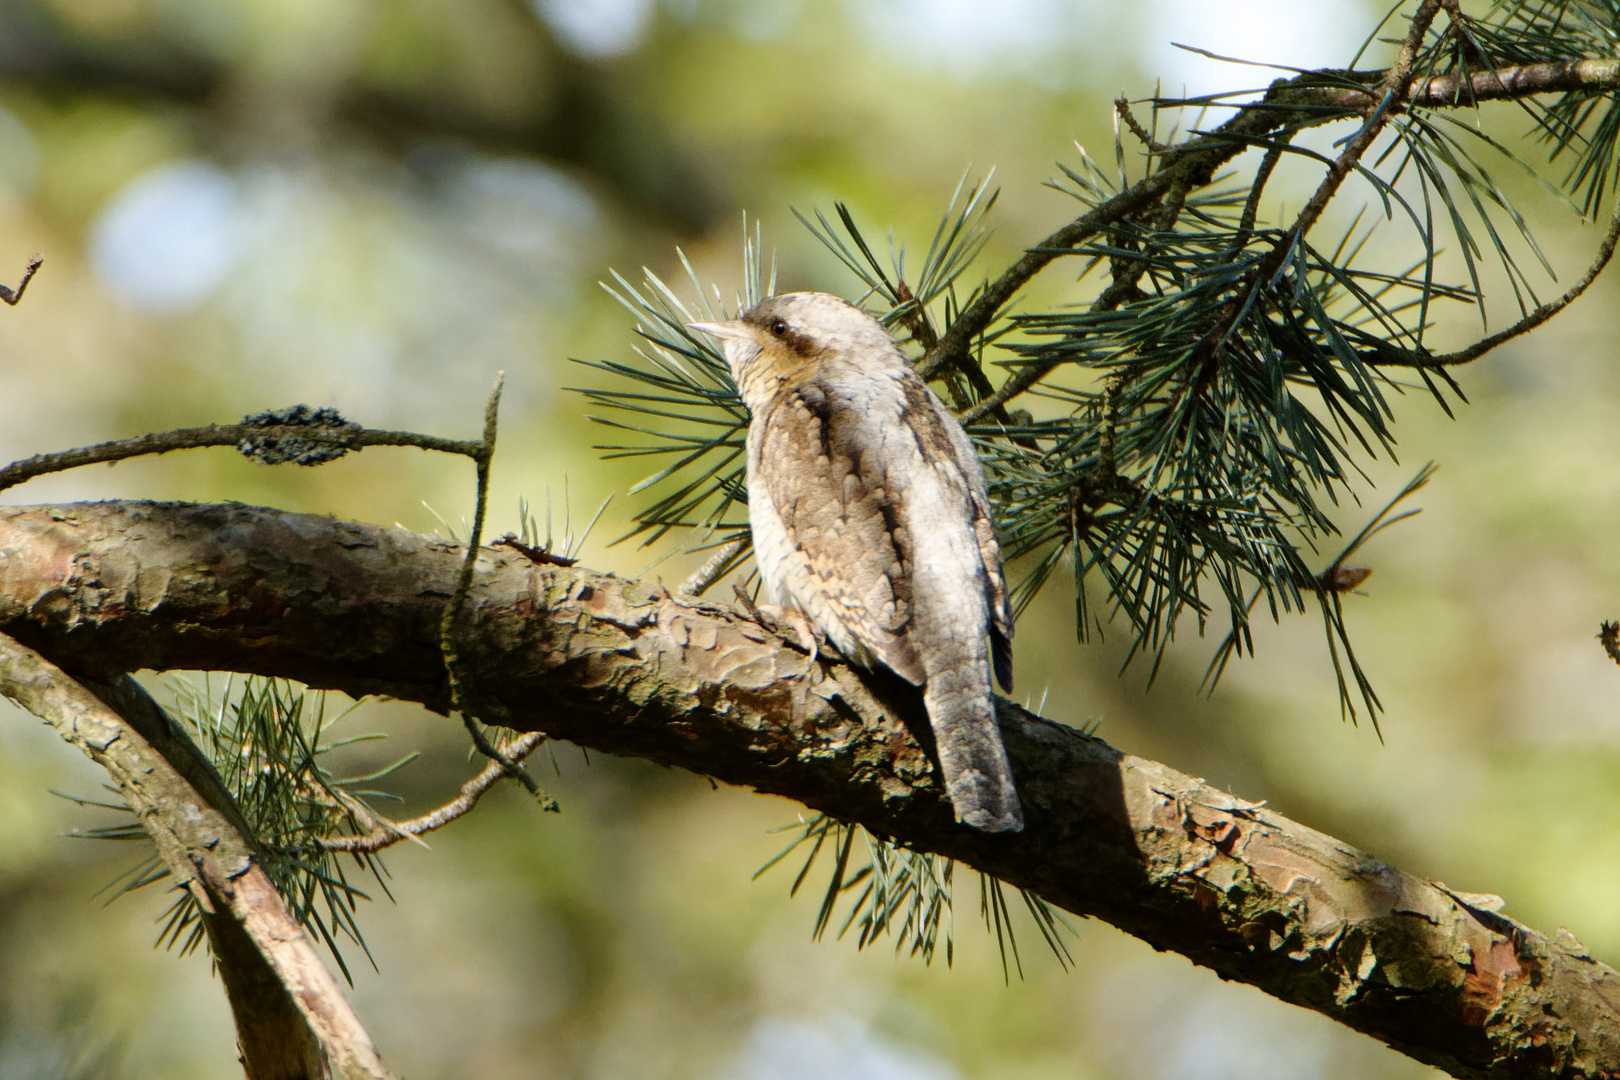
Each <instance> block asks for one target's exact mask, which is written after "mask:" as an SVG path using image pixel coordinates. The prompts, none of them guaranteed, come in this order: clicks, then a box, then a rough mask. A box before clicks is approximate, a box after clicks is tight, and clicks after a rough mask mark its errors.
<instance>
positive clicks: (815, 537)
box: [760, 382, 924, 685]
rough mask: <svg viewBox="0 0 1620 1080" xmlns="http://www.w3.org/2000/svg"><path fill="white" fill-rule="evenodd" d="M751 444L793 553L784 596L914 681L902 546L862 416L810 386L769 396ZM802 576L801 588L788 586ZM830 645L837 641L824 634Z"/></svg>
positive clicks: (890, 495)
mask: <svg viewBox="0 0 1620 1080" xmlns="http://www.w3.org/2000/svg"><path fill="white" fill-rule="evenodd" d="M775 410H781V411H780V412H776V415H773V416H772V417H771V418H770V421H769V423H768V424H767V425H766V428H765V438H764V441H763V445H762V446H761V448H760V449H761V457H762V463H763V468H762V470H761V472H762V475H763V478H764V480H765V488H766V490H765V492H763V494H764V495H766V496H767V497H768V498H769V499H770V500H771V503H772V505H773V506H774V507H775V509H776V512H777V514H778V515H779V516H780V518H781V521H782V525H783V526H784V528H785V529H786V531H787V535H788V537H789V538H790V540H791V543H792V545H793V547H794V551H793V553H792V555H791V556H790V557H789V558H790V561H791V562H792V563H793V564H794V565H791V566H789V567H788V568H787V578H788V581H789V585H790V588H791V591H792V592H793V593H794V594H796V598H797V599H798V600H799V602H800V604H801V606H804V607H806V608H807V611H806V614H808V615H809V616H810V617H811V619H813V620H815V621H817V622H819V623H821V624H822V626H823V628H824V629H826V628H827V627H828V624H829V623H836V624H839V625H841V626H842V627H843V629H844V630H846V631H847V632H848V634H849V636H851V637H853V638H854V640H855V641H857V642H858V643H859V644H861V645H862V646H864V647H865V648H866V649H868V650H869V651H870V652H871V653H872V654H873V655H874V656H875V657H876V658H877V659H878V660H880V661H882V662H883V663H884V664H885V665H887V666H888V667H889V668H891V669H892V670H894V671H895V672H896V673H897V674H899V675H900V676H901V677H902V678H905V679H906V680H908V681H909V682H912V683H914V684H917V685H921V684H922V682H923V680H924V672H923V666H922V662H921V659H920V658H919V657H918V655H917V651H916V648H915V647H914V645H913V644H912V643H911V642H910V641H909V640H908V639H907V637H906V633H905V630H906V626H907V624H908V623H909V622H910V621H911V615H912V611H911V587H910V579H911V575H910V572H909V569H910V568H909V566H908V557H909V549H910V538H909V537H908V536H907V535H906V532H905V529H904V528H903V527H902V526H901V524H900V517H899V514H898V511H897V508H896V505H895V499H894V490H895V489H894V488H893V486H891V484H890V483H889V482H888V479H887V475H886V469H885V465H886V462H885V460H884V458H885V455H884V453H883V446H882V445H881V440H880V439H879V440H874V439H873V438H872V423H873V420H872V417H870V416H868V415H865V414H864V412H863V411H862V410H857V409H854V408H852V407H850V406H849V405H848V404H845V403H841V402H840V401H839V400H838V399H837V398H836V396H835V395H834V394H833V393H831V392H830V391H829V390H828V389H827V388H826V387H825V386H823V385H822V384H820V383H818V382H807V383H805V384H803V385H802V386H799V387H797V388H795V389H793V390H791V391H788V392H786V393H785V394H784V395H783V396H782V397H781V398H779V399H778V400H777V402H776V404H775V406H774V410H773V411H775ZM799 575H804V576H805V577H806V578H807V580H805V581H804V583H803V586H802V587H799V586H795V585H794V584H793V579H794V578H795V577H798V576H799ZM829 636H831V637H833V638H834V640H835V641H836V640H837V637H838V634H837V633H836V632H834V631H829Z"/></svg>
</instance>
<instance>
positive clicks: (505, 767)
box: [439, 371, 551, 804]
mask: <svg viewBox="0 0 1620 1080" xmlns="http://www.w3.org/2000/svg"><path fill="white" fill-rule="evenodd" d="M505 383H506V373H505V372H504V371H503V372H499V373H497V374H496V376H495V387H494V389H492V390H491V391H490V394H489V404H488V405H486V406H484V437H483V439H482V440H481V441H480V442H479V443H478V444H477V451H476V452H475V453H474V454H473V455H472V458H473V460H474V461H475V462H477V464H478V501H477V504H476V505H475V507H474V509H473V523H472V532H471V533H470V535H468V537H467V555H466V557H465V558H464V559H462V560H461V573H460V574H459V575H458V576H457V579H456V591H455V592H454V593H452V594H451V596H450V599H449V601H448V602H447V603H446V604H445V605H444V615H443V617H442V618H441V619H440V621H439V651H440V652H441V653H442V654H443V656H444V670H445V674H446V676H447V677H448V681H449V683H450V707H451V708H452V709H453V710H455V712H456V713H457V715H459V716H460V717H461V722H462V724H463V725H464V726H465V727H466V729H467V734H468V735H469V736H471V738H472V743H473V746H474V747H475V748H476V749H477V750H478V752H479V753H480V754H482V755H483V756H484V757H486V758H488V759H489V760H490V761H493V762H495V763H497V764H498V765H499V766H500V767H501V770H502V771H503V772H504V773H505V774H506V775H507V776H510V777H512V778H513V779H515V780H517V781H518V782H519V783H521V784H522V785H523V786H524V787H525V788H527V789H528V792H529V794H530V795H533V796H534V797H535V798H536V799H538V800H540V802H541V803H542V804H545V803H547V802H550V801H551V798H550V796H548V795H547V794H546V793H545V792H544V791H543V790H542V789H541V787H540V785H539V783H538V782H536V781H535V779H534V777H533V776H530V775H529V771H528V770H527V769H525V768H524V767H523V766H522V765H519V764H518V763H517V762H516V761H513V760H512V759H511V758H510V757H508V756H507V755H506V754H505V753H504V752H503V751H502V750H501V748H500V747H498V746H496V745H495V744H494V743H492V742H490V741H489V737H488V736H487V735H485V734H484V731H483V729H482V728H481V727H479V724H478V719H477V717H475V716H473V714H472V713H471V712H469V711H468V708H467V698H466V682H465V680H464V679H463V678H462V666H461V651H460V646H459V645H458V644H457V641H456V620H457V619H458V618H459V617H460V615H461V609H462V608H463V606H465V604H466V603H467V596H468V594H469V593H470V592H471V591H472V582H473V569H474V566H475V564H476V563H477V562H478V547H479V540H480V539H482V537H483V535H484V518H485V515H486V514H487V512H488V510H489V468H490V463H491V462H492V461H493V460H494V458H495V432H496V427H497V419H498V418H499V416H500V409H501V388H502V387H503V386H504V385H505Z"/></svg>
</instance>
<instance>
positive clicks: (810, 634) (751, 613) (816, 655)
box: [732, 585, 828, 664]
mask: <svg viewBox="0 0 1620 1080" xmlns="http://www.w3.org/2000/svg"><path fill="white" fill-rule="evenodd" d="M732 589H733V591H735V592H736V594H737V601H738V603H740V604H742V606H743V610H744V611H746V612H747V613H748V617H749V618H751V619H753V620H754V621H755V622H757V623H759V625H761V626H763V627H764V628H765V629H767V630H769V631H770V632H771V633H773V634H776V635H777V636H779V637H783V638H786V637H787V634H785V633H784V632H783V631H784V630H785V629H791V630H792V631H793V632H794V634H795V635H797V637H798V639H799V647H800V648H802V649H803V650H804V651H805V652H807V653H809V654H810V663H812V664H814V663H815V662H816V661H817V660H818V659H820V658H821V653H822V650H823V649H825V648H827V646H828V642H827V639H826V637H825V636H824V635H822V634H820V633H818V632H817V631H816V627H815V624H814V623H812V622H811V621H810V617H809V616H808V615H806V614H805V613H804V612H803V611H801V610H800V609H799V608H798V607H796V606H794V605H792V604H788V605H778V604H756V603H754V601H753V600H752V599H751V598H750V597H749V595H748V594H747V593H746V592H744V591H743V589H742V587H741V586H740V585H733V586H732Z"/></svg>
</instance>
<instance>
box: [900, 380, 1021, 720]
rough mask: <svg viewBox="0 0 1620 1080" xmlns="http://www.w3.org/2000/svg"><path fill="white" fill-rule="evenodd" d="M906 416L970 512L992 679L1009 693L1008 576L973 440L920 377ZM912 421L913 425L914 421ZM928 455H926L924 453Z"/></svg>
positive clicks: (911, 388) (912, 386) (910, 388)
mask: <svg viewBox="0 0 1620 1080" xmlns="http://www.w3.org/2000/svg"><path fill="white" fill-rule="evenodd" d="M906 395H907V414H908V415H909V416H913V417H925V416H926V417H927V418H928V420H926V421H923V422H924V423H926V424H927V426H928V427H929V428H930V429H932V430H931V432H930V435H931V437H929V436H928V435H925V436H924V437H923V438H922V439H920V440H919V442H920V445H921V446H922V447H923V448H924V452H925V453H926V454H928V456H929V457H930V459H931V463H932V464H933V465H934V467H935V468H936V469H942V470H946V475H948V476H950V477H951V478H952V479H953V480H954V481H955V482H956V483H957V484H958V485H959V486H960V489H961V490H962V492H963V493H964V494H965V495H966V496H967V499H968V503H969V505H970V506H971V507H972V508H973V534H974V538H975V539H976V540H977V541H978V545H979V559H980V561H981V562H982V563H983V565H984V583H985V603H986V605H987V606H988V608H989V611H990V658H991V663H992V665H993V666H994V668H995V672H996V681H997V682H999V683H1000V684H1001V687H1002V689H1003V690H1006V691H1007V692H1008V693H1012V636H1013V622H1012V612H1011V611H1010V610H1009V608H1008V603H1007V578H1006V575H1005V573H1004V572H1003V571H1002V567H1001V559H1002V556H1001V543H1000V541H998V540H997V539H996V526H995V521H994V519H993V518H992V517H991V515H990V496H989V494H988V492H987V491H986V490H985V484H984V469H983V467H982V466H981V465H980V464H979V455H978V453H977V451H975V450H974V449H973V442H972V440H970V439H969V438H968V437H967V432H965V431H963V430H962V425H961V424H959V423H957V422H956V418H955V417H953V416H951V414H950V413H949V412H947V411H946V409H945V405H944V403H943V402H941V401H940V400H939V398H937V397H935V396H934V393H933V391H931V390H929V389H928V387H927V386H926V385H924V384H923V382H922V380H921V379H917V380H907V387H906ZM914 422H915V421H914ZM930 450H931V451H932V452H931V453H930V452H929V451H930Z"/></svg>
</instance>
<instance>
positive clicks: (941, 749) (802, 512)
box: [690, 292, 1024, 832]
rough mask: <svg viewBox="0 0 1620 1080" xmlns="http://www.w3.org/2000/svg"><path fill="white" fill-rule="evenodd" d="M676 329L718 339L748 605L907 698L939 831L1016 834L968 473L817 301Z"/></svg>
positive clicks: (979, 509)
mask: <svg viewBox="0 0 1620 1080" xmlns="http://www.w3.org/2000/svg"><path fill="white" fill-rule="evenodd" d="M690 326H691V328H692V329H694V330H697V331H700V332H703V333H706V334H709V335H711V336H713V337H715V338H717V339H719V340H720V342H721V343H722V347H723V350H724V353H725V358H726V363H727V366H728V367H729V368H730V371H731V376H732V379H733V380H734V381H735V383H736V385H737V389H738V391H739V392H740V393H741V396H742V399H743V403H744V404H745V405H746V406H747V409H748V413H749V422H748V436H747V450H748V455H747V485H748V519H749V527H750V530H751V532H752V534H753V541H754V556H755V559H756V561H757V562H758V565H759V574H760V580H761V585H762V589H761V591H762V593H763V594H764V595H763V597H762V599H764V600H765V601H766V602H767V603H771V604H775V605H778V606H779V607H780V608H781V609H782V610H784V611H786V612H792V611H793V610H794V609H797V611H798V612H802V613H803V615H804V617H806V618H807V619H808V620H809V622H810V623H811V624H812V625H813V626H814V628H815V629H816V630H818V631H819V632H820V633H821V634H822V635H823V636H824V637H825V638H826V640H828V641H830V642H831V643H832V644H834V645H835V646H837V648H838V650H839V651H840V652H842V653H843V654H844V656H846V657H847V658H849V659H850V660H852V661H854V662H855V663H857V664H859V665H861V666H863V667H866V668H877V667H879V666H882V667H886V668H888V669H889V670H891V671H893V672H894V673H895V674H897V675H899V676H900V677H901V678H902V679H905V680H906V681H907V682H909V683H911V684H912V685H913V686H919V687H922V690H923V704H924V707H925V708H926V710H927V713H928V719H929V726H930V727H931V728H932V730H933V733H934V742H935V746H936V749H937V751H938V756H939V764H940V770H941V773H942V775H943V778H944V782H945V791H946V794H947V795H948V797H949V799H950V802H951V806H952V808H953V810H954V811H955V814H956V819H957V820H958V821H960V822H962V823H963V824H965V825H968V826H970V827H972V828H975V829H979V830H982V831H985V832H1008V831H1018V830H1021V829H1022V828H1023V827H1024V816H1023V807H1022V804H1021V803H1020V801H1019V798H1018V792H1017V789H1016V787H1015V786H1014V783H1013V777H1012V769H1011V767H1010V766H1009V764H1008V761H1007V751H1006V747H1005V746H1004V745H1003V743H1002V739H1001V731H1000V728H999V727H998V726H997V723H996V712H995V704H994V700H993V698H992V696H991V686H990V678H991V673H992V670H993V671H994V674H995V676H996V679H997V681H998V682H999V683H1000V684H1001V686H1002V687H1003V689H1005V690H1007V691H1008V692H1010V691H1011V689H1012V633H1013V624H1012V619H1011V618H1010V616H1009V614H1008V609H1007V585H1006V579H1005V575H1004V574H1003V571H1002V557H1001V548H1000V545H999V543H998V542H997V539H996V531H995V526H994V524H993V522H992V520H991V514H990V499H989V496H988V494H987V492H986V490H985V483H984V470H983V468H982V467H981V466H980V464H979V459H978V456H977V455H976V454H975V453H974V451H973V444H972V443H971V442H970V441H969V440H968V437H967V433H966V432H964V431H963V430H962V426H961V425H960V424H959V423H957V421H956V418H955V417H954V416H952V415H951V414H950V412H949V411H948V410H947V409H946V408H945V406H944V404H943V403H942V402H941V401H940V400H939V399H938V398H937V397H935V396H934V393H933V391H931V390H930V389H929V388H928V386H927V384H926V383H925V382H924V381H923V380H922V379H921V378H920V377H919V376H918V375H917V373H916V372H915V371H914V370H912V366H911V363H910V361H909V360H908V359H907V358H906V355H905V353H904V352H902V351H901V349H900V346H899V345H898V344H897V343H896V342H895V340H894V338H893V337H891V336H890V335H889V333H888V331H887V330H885V329H884V328H883V324H882V323H880V322H878V320H877V319H875V318H873V317H872V316H871V315H869V314H867V313H866V312H865V311H862V310H861V309H860V308H858V307H856V306H855V305H854V304H851V303H849V302H848V301H846V300H844V299H842V298H841V297H837V296H833V295H831V294H829V293H820V292H794V293H784V294H780V295H776V296H771V297H767V298H766V299H764V300H761V301H760V302H759V303H757V304H756V305H755V306H753V307H752V308H750V309H749V310H747V311H746V312H744V313H743V314H742V315H741V316H739V317H738V318H735V319H729V320H725V321H719V322H699V323H692V324H690Z"/></svg>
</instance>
